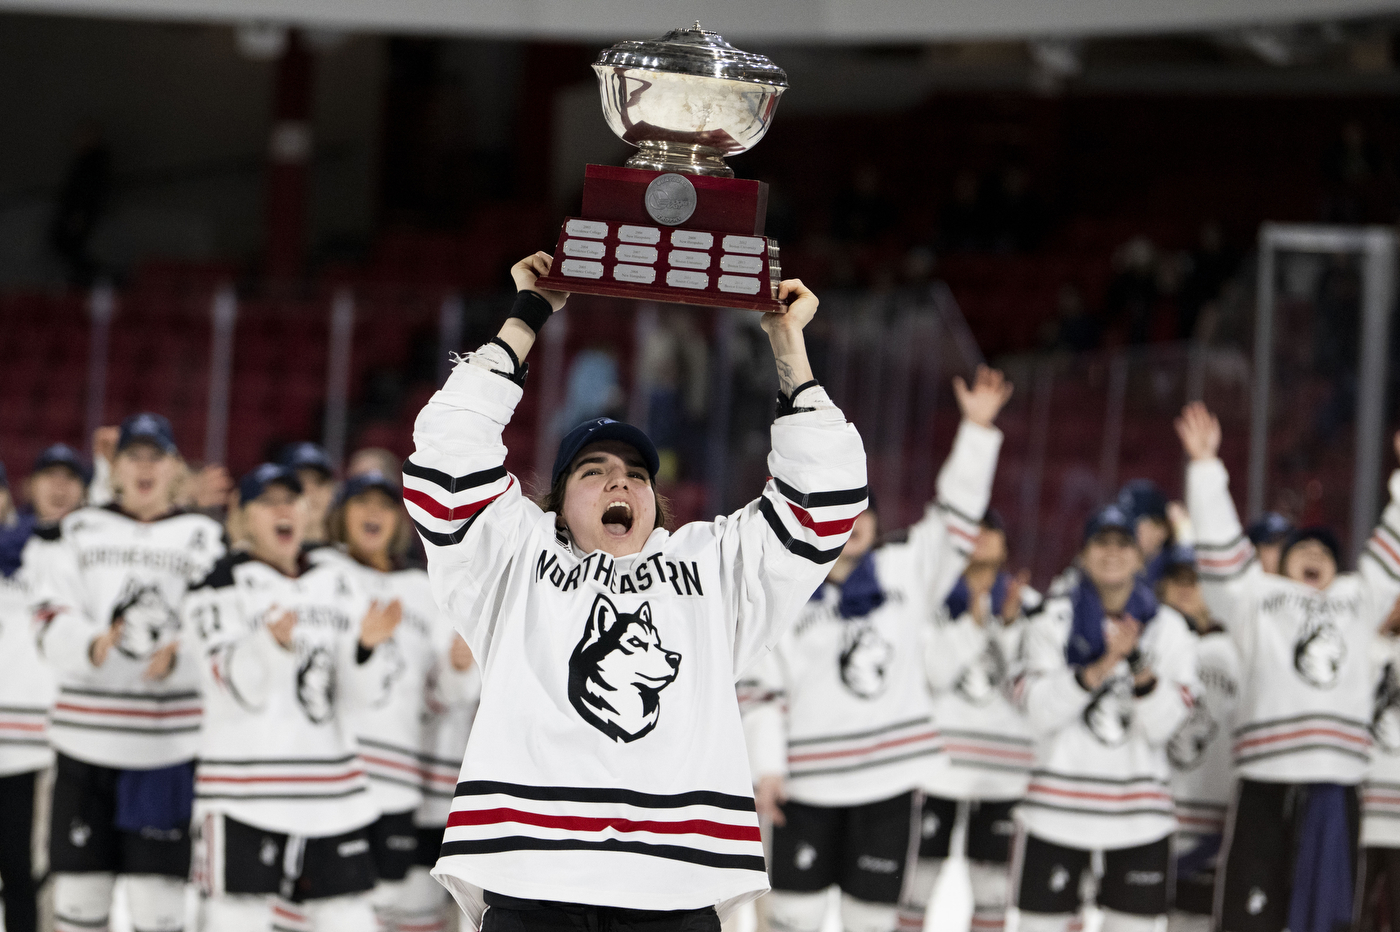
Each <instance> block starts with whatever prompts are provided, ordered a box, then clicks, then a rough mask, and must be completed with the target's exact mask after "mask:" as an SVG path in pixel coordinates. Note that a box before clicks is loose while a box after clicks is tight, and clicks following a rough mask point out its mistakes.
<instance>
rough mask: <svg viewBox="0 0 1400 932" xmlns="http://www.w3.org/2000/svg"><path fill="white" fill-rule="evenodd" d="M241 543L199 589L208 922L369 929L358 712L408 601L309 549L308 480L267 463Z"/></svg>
mask: <svg viewBox="0 0 1400 932" xmlns="http://www.w3.org/2000/svg"><path fill="white" fill-rule="evenodd" d="M238 502H239V504H238V507H237V512H238V515H237V517H238V524H239V527H240V528H241V529H242V537H243V539H244V541H246V546H247V550H246V551H245V550H239V551H234V552H232V553H230V554H229V555H227V556H226V557H224V558H223V559H221V560H220V561H219V562H218V564H217V565H215V566H214V568H213V570H212V572H210V573H209V575H208V576H207V578H205V579H204V581H203V582H201V583H200V584H199V586H198V587H196V588H195V589H193V590H191V591H190V594H189V595H188V597H187V598H186V599H185V604H184V608H183V614H184V618H185V622H186V624H187V626H188V627H189V628H190V629H191V630H192V631H195V632H198V637H199V645H198V650H197V651H195V652H194V657H195V658H197V659H196V660H195V664H196V665H198V666H199V667H200V668H201V669H202V672H203V680H204V699H205V718H204V732H203V736H202V741H201V750H200V757H199V767H198V770H197V773H196V779H195V804H196V808H195V824H196V831H197V836H198V837H197V839H196V843H195V860H196V863H195V871H194V876H195V880H196V882H197V883H198V885H199V888H200V892H201V893H202V894H203V895H204V897H205V902H204V922H205V925H204V928H205V929H206V930H208V932H270V930H273V929H278V928H283V927H286V926H287V925H289V924H290V925H299V924H306V925H309V926H310V928H311V929H312V930H313V932H372V930H373V929H374V928H375V920H374V912H373V909H372V907H371V905H370V901H369V897H368V895H367V894H368V892H369V890H370V889H371V888H372V887H373V886H374V880H375V868H374V859H373V857H372V856H371V845H370V829H371V826H372V825H373V824H374V821H375V817H376V816H377V814H378V810H377V809H376V808H375V804H374V800H373V798H372V796H371V794H370V790H369V782H368V780H367V779H366V777H365V770H364V766H363V764H362V763H361V761H360V759H359V756H358V755H357V753H356V744H355V736H354V732H353V730H352V724H351V722H350V720H349V716H350V715H351V714H353V710H354V709H356V708H357V707H364V706H366V705H368V704H370V703H372V702H374V701H376V700H379V701H382V699H383V697H384V694H385V692H386V691H387V684H388V681H389V680H391V679H392V677H393V676H394V674H395V664H396V660H397V658H396V657H395V656H393V652H392V651H388V650H384V649H383V648H384V645H385V644H386V643H387V642H388V641H389V640H390V639H391V638H392V637H393V635H394V633H395V629H396V627H397V626H398V624H399V620H400V618H401V615H402V612H401V610H400V608H399V607H398V606H397V605H396V604H395V603H392V602H388V603H381V602H378V601H370V600H368V599H367V598H366V597H365V595H364V593H363V590H362V589H361V587H360V586H359V585H358V584H357V581H356V580H355V579H354V578H353V577H352V575H351V570H350V567H348V566H347V565H346V564H345V562H344V561H341V560H329V559H328V560H321V561H314V562H313V561H310V560H309V559H308V558H307V556H306V555H305V554H303V553H302V544H303V542H304V541H303V539H302V535H303V533H304V532H305V528H306V523H307V520H308V517H309V508H308V506H307V503H306V500H305V498H304V497H303V495H302V489H301V481H300V479H298V478H297V475H296V473H295V472H293V471H292V470H291V469H289V468H288V467H285V466H280V465H276V464H273V463H264V464H262V465H261V466H259V467H258V468H257V469H254V470H253V471H252V472H250V473H249V474H248V475H246V476H244V477H243V479H242V480H241V481H240V482H239V484H238Z"/></svg>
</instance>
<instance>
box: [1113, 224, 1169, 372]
mask: <svg viewBox="0 0 1400 932" xmlns="http://www.w3.org/2000/svg"><path fill="white" fill-rule="evenodd" d="M1104 304H1105V310H1106V312H1107V317H1108V321H1109V326H1111V327H1119V326H1121V327H1124V328H1125V329H1126V331H1127V339H1128V342H1129V343H1130V344H1133V345H1138V344H1142V343H1146V342H1147V341H1148V339H1149V338H1150V337H1151V335H1152V312H1153V310H1154V308H1155V307H1156V304H1157V247H1156V246H1154V245H1153V243H1152V240H1150V239H1148V238H1147V237H1145V236H1134V237H1133V238H1132V239H1130V240H1128V241H1127V242H1126V243H1124V244H1123V245H1122V246H1119V247H1118V250H1117V251H1116V252H1115V253H1114V255H1113V278H1112V280H1111V281H1109V283H1108V295H1107V297H1106V298H1105V301H1104Z"/></svg>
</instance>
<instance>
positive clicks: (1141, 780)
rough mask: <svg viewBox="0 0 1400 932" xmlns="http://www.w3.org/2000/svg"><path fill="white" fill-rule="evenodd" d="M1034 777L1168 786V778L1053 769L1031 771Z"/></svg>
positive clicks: (1158, 786)
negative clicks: (1112, 776)
mask: <svg viewBox="0 0 1400 932" xmlns="http://www.w3.org/2000/svg"><path fill="white" fill-rule="evenodd" d="M1031 776H1032V778H1034V779H1039V778H1041V777H1045V778H1046V779H1049V780H1060V781H1062V782H1064V783H1101V784H1103V785H1104V786H1134V785H1144V786H1153V787H1156V788H1157V789H1159V790H1165V789H1166V788H1167V786H1168V784H1167V781H1166V780H1161V779H1158V778H1157V777H1126V778H1124V779H1122V780H1109V779H1105V778H1103V777H1086V776H1082V775H1078V776H1077V775H1075V774H1070V773H1056V772H1055V771H1053V770H1035V771H1032V772H1031Z"/></svg>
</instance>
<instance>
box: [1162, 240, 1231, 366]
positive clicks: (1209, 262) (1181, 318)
mask: <svg viewBox="0 0 1400 932" xmlns="http://www.w3.org/2000/svg"><path fill="white" fill-rule="evenodd" d="M1238 263H1239V259H1238V257H1237V256H1235V255H1234V254H1233V253H1231V252H1229V251H1227V250H1226V248H1225V234H1224V233H1223V232H1222V231H1221V228H1220V223H1219V221H1216V220H1207V221H1206V222H1205V223H1203V224H1201V231H1200V237H1199V239H1198V240H1197V243H1196V248H1195V249H1193V250H1191V253H1190V254H1189V256H1188V257H1187V263H1186V274H1185V276H1184V278H1183V279H1182V282H1181V289H1180V291H1179V292H1178V294H1177V299H1176V309H1177V318H1176V336H1177V338H1178V339H1182V340H1189V339H1191V338H1192V337H1194V336H1195V335H1196V324H1197V321H1199V320H1200V317H1201V309H1202V308H1203V307H1205V305H1206V304H1207V303H1208V302H1211V301H1214V300H1215V299H1216V298H1217V297H1219V296H1220V289H1221V288H1222V287H1224V285H1225V281H1226V279H1228V278H1229V277H1230V276H1231V275H1233V274H1234V272H1235V267H1236V265H1238Z"/></svg>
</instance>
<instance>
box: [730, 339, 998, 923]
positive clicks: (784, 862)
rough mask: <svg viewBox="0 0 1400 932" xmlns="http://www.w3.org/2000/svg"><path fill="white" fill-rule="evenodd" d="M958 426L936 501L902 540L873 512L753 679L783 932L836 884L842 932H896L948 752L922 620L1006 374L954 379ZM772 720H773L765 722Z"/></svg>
mask: <svg viewBox="0 0 1400 932" xmlns="http://www.w3.org/2000/svg"><path fill="white" fill-rule="evenodd" d="M953 387H954V393H955V395H956V396H957V399H958V405H959V407H960V408H961V410H962V414H963V422H962V425H961V426H960V427H959V429H958V434H957V438H956V439H955V440H954V442H953V449H952V452H951V453H950V454H949V456H948V461H947V463H945V464H944V466H943V469H942V470H941V471H940V473H939V476H938V489H937V498H936V500H935V501H933V502H931V503H929V505H928V508H927V509H926V511H925V514H924V517H923V518H922V519H921V520H920V521H919V522H918V523H917V524H915V525H914V526H913V527H911V528H909V530H908V532H907V534H906V535H905V538H904V539H903V540H899V541H890V542H887V543H885V544H883V545H881V546H872V545H874V544H875V537H876V530H877V529H876V523H875V511H874V509H871V510H869V511H866V512H865V513H864V514H862V515H861V516H860V517H859V518H858V519H857V520H856V526H855V528H854V529H853V531H852V534H851V540H850V541H849V542H848V543H847V544H846V547H845V549H844V550H843V551H842V553H841V556H840V558H839V559H837V560H836V561H835V562H833V563H832V564H831V570H830V571H829V572H828V573H827V577H826V582H825V583H824V584H823V585H822V587H821V588H820V589H818V590H817V592H816V593H815V594H814V595H813V596H812V598H811V599H810V600H809V601H808V602H807V605H806V607H805V608H804V609H803V611H802V614H801V615H799V616H798V619H797V623H796V624H794V625H793V626H792V628H791V629H790V630H789V631H788V632H787V634H786V635H784V636H783V638H782V639H781V640H780V641H779V642H778V645H777V647H775V648H774V649H773V652H772V653H771V654H770V655H769V656H768V657H767V658H765V659H764V660H763V662H762V663H761V664H760V665H759V667H758V668H757V671H758V675H757V677H756V678H757V680H758V682H759V683H760V684H761V688H762V689H763V691H764V693H765V694H766V695H767V696H768V703H767V704H766V706H765V707H763V708H755V709H751V710H750V711H749V713H748V714H749V723H748V727H749V734H750V737H751V742H752V744H753V745H754V746H753V747H751V748H750V755H751V756H752V757H753V758H754V759H755V760H756V761H757V762H758V766H757V768H756V769H757V770H758V778H759V780H758V805H759V813H760V815H764V816H767V817H768V818H770V819H771V820H772V822H773V825H774V830H773V845H772V854H771V857H770V859H769V869H770V872H771V877H772V883H773V892H772V893H771V894H770V895H769V896H768V897H767V899H766V901H765V902H766V904H767V908H768V914H769V918H770V921H771V922H772V924H773V926H774V928H775V929H782V930H785V932H817V930H818V929H820V928H821V925H822V920H823V916H824V914H825V912H826V903H827V896H826V891H827V888H828V887H830V886H832V885H833V884H834V885H836V886H838V887H839V888H840V890H841V893H842V897H841V918H842V923H843V925H844V926H845V928H846V929H847V930H848V932H890V930H892V929H893V928H894V926H895V915H896V905H897V904H898V902H899V900H900V895H901V892H902V891H903V890H904V887H905V880H906V870H907V867H908V864H909V862H910V860H911V850H912V847H913V846H914V845H915V844H916V842H915V841H914V840H913V836H912V835H911V830H912V828H913V826H914V825H917V824H919V822H920V813H919V794H918V791H919V789H920V788H921V787H922V784H923V783H924V782H925V775H926V773H927V772H928V771H929V769H930V760H931V759H933V758H937V757H939V756H941V755H942V752H943V747H942V745H943V740H942V737H941V735H940V734H939V731H938V723H937V722H936V721H935V720H934V717H933V701H932V697H931V696H930V695H929V692H928V685H927V682H926V679H925V675H924V665H923V656H924V650H923V649H924V644H925V641H926V640H927V637H928V634H929V631H928V620H929V619H930V618H931V617H932V616H933V613H934V612H935V611H936V610H937V607H938V606H939V605H940V604H941V603H942V601H943V599H944V598H945V597H946V596H947V594H948V591H949V590H950V589H951V588H952V587H953V586H954V584H955V583H956V582H957V580H958V577H959V575H961V573H962V570H963V567H964V566H966V565H967V557H968V554H970V553H971V552H972V548H973V543H974V541H975V540H976V539H977V519H978V518H979V517H980V516H981V515H982V513H983V512H985V511H986V509H987V500H988V499H989V498H990V497H991V493H992V479H993V477H994V476H995V475H996V461H997V453H998V451H999V450H1000V448H1001V432H1000V431H999V430H997V429H996V428H995V427H994V426H993V422H994V421H995V419H996V416H997V413H998V412H999V411H1000V410H1001V408H1002V406H1003V405H1004V404H1005V403H1006V401H1007V399H1008V398H1010V396H1011V385H1010V384H1009V383H1008V382H1006V381H1005V379H1004V378H1003V377H1002V374H1001V373H1000V372H997V371H995V370H992V369H988V368H986V367H981V368H979V370H978V372H977V376H976V379H975V380H974V384H973V386H972V387H971V388H969V387H968V386H967V385H966V384H965V383H964V382H963V380H962V379H961V378H959V379H956V380H955V381H954V383H953ZM764 720H767V721H766V722H765V721H764Z"/></svg>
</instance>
